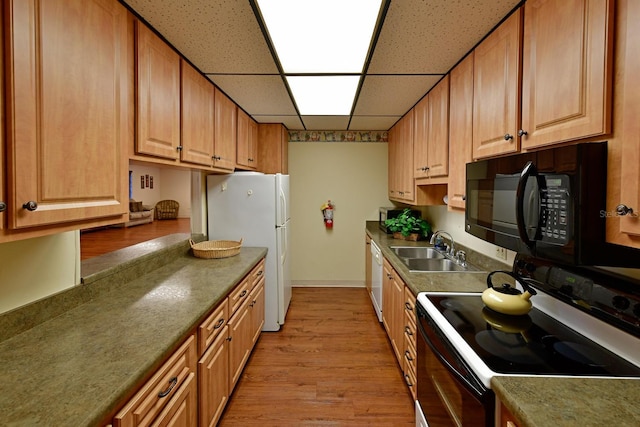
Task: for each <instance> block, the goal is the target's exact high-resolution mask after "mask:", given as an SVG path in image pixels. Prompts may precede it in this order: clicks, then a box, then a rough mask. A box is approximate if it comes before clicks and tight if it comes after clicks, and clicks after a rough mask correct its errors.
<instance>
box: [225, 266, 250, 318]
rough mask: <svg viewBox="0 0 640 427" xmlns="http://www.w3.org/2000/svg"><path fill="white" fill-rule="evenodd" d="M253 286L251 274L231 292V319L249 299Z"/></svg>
mask: <svg viewBox="0 0 640 427" xmlns="http://www.w3.org/2000/svg"><path fill="white" fill-rule="evenodd" d="M252 285H253V283H252V280H251V273H249V274H248V275H247V276H246V277H245V278H244V279H242V282H240V283H239V284H238V286H236V287H235V289H234V290H233V291H231V294H229V317H231V316H233V315H234V313H235V312H236V311H238V308H240V306H241V305H242V303H243V302H245V301H246V300H247V299H249V292H251V288H252Z"/></svg>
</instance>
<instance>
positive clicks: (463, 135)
mask: <svg viewBox="0 0 640 427" xmlns="http://www.w3.org/2000/svg"><path fill="white" fill-rule="evenodd" d="M472 140H473V52H471V53H470V54H469V56H467V57H466V58H465V59H464V60H462V62H460V63H459V64H458V65H457V66H456V67H455V68H454V69H453V70H451V73H450V87H449V178H448V189H447V190H448V191H447V195H448V198H449V205H448V208H449V209H454V208H457V209H464V208H465V193H466V185H467V184H466V171H467V170H466V165H467V163H468V162H471V161H472V160H473V154H472V152H471V151H472Z"/></svg>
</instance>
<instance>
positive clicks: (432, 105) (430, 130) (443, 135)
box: [427, 75, 449, 178]
mask: <svg viewBox="0 0 640 427" xmlns="http://www.w3.org/2000/svg"><path fill="white" fill-rule="evenodd" d="M428 119H429V122H428V125H427V141H428V144H427V159H428V162H427V167H428V169H427V173H428V175H429V177H430V178H434V177H442V176H447V174H448V173H449V75H446V76H445V77H444V78H443V79H442V80H440V81H439V82H438V84H437V85H436V86H435V87H434V88H433V89H432V90H431V92H429V115H428Z"/></svg>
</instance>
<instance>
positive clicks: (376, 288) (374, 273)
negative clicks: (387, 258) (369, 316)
mask: <svg viewBox="0 0 640 427" xmlns="http://www.w3.org/2000/svg"><path fill="white" fill-rule="evenodd" d="M371 301H372V302H373V308H374V310H375V311H376V315H377V316H378V321H380V322H382V253H381V252H380V248H379V247H378V245H376V244H375V242H374V241H373V240H372V241H371Z"/></svg>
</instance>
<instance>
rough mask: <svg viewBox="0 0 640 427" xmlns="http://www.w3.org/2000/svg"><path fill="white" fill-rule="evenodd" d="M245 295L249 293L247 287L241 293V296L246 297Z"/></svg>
mask: <svg viewBox="0 0 640 427" xmlns="http://www.w3.org/2000/svg"><path fill="white" fill-rule="evenodd" d="M245 295H247V290H246V289H245V290H244V291H242V293H241V294H240V298H244V297H245Z"/></svg>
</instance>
